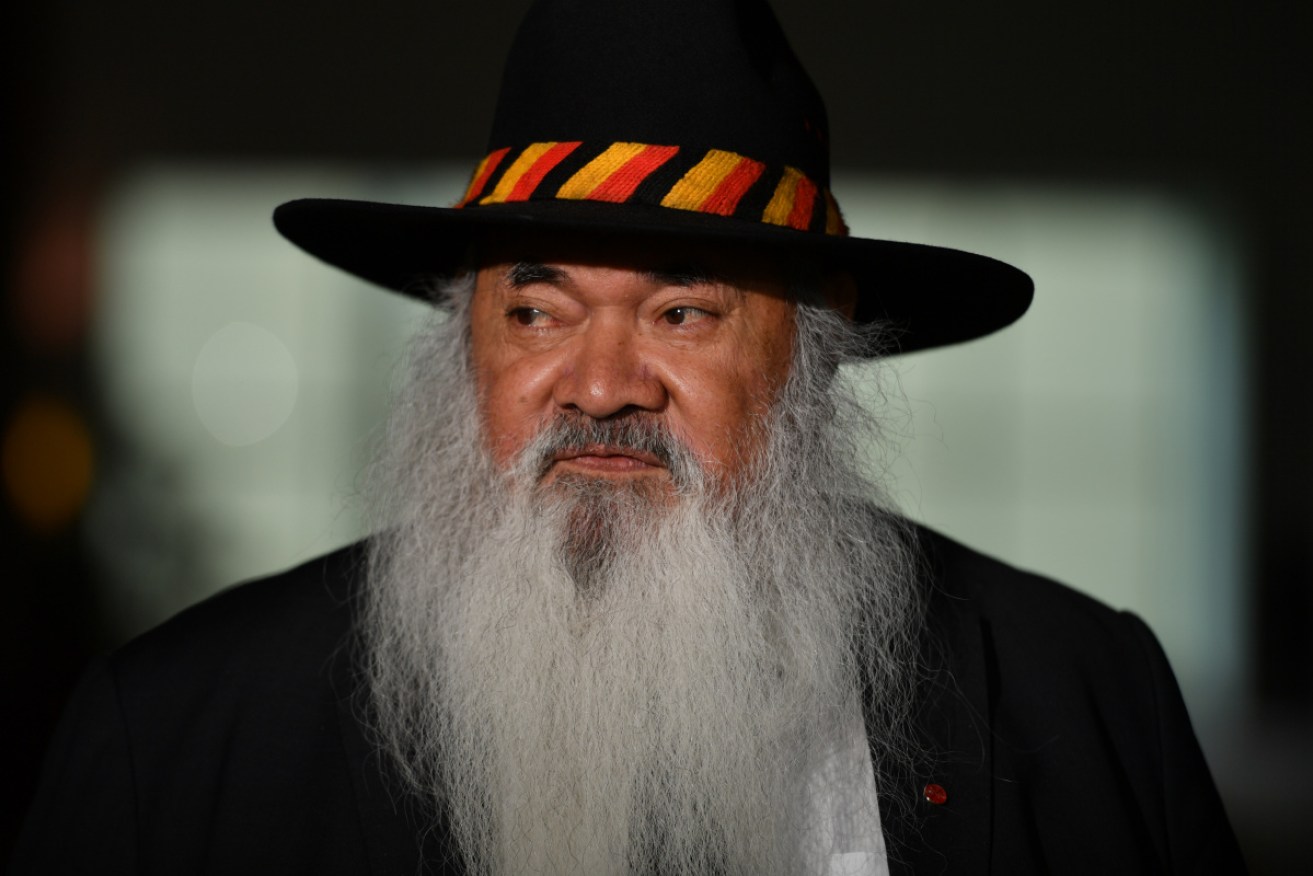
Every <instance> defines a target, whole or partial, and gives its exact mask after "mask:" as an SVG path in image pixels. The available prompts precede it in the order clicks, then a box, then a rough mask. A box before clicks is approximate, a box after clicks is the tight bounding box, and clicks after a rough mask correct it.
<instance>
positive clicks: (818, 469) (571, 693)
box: [362, 288, 919, 874]
mask: <svg viewBox="0 0 1313 876" xmlns="http://www.w3.org/2000/svg"><path fill="white" fill-rule="evenodd" d="M468 294H469V292H468V289H461V288H456V289H453V290H451V293H450V296H449V300H450V302H451V306H452V307H453V309H454V315H453V316H452V317H451V319H450V320H449V321H447V322H446V323H442V324H439V325H437V326H435V327H434V328H433V329H432V330H431V331H429V332H428V333H427V334H426V335H424V336H423V337H422V338H421V339H420V341H419V342H418V345H417V349H416V352H415V356H414V360H413V361H414V362H415V363H418V364H417V367H416V368H415V370H414V374H413V376H412V379H411V383H410V385H409V386H408V388H407V390H406V393H405V395H404V397H403V398H402V400H401V404H400V405H399V406H398V409H397V414H396V415H395V417H394V420H393V423H392V427H391V430H390V432H389V437H388V444H387V447H386V448H385V453H384V456H383V458H382V459H381V461H380V462H379V464H378V467H377V470H376V472H375V480H374V485H373V487H374V492H375V496H376V498H377V504H378V513H379V514H380V517H386V519H387V521H388V522H389V529H388V530H387V533H386V534H385V535H383V536H381V537H379V538H377V539H376V540H375V541H374V543H373V548H372V556H371V562H370V567H369V584H368V589H367V597H366V601H367V608H366V612H365V617H364V620H363V629H362V633H363V637H364V640H365V642H366V645H367V650H368V660H369V663H368V665H369V682H370V690H371V696H372V701H373V705H374V709H375V712H376V720H377V726H376V729H377V731H378V734H379V738H380V741H381V743H382V744H383V746H384V748H385V750H386V751H388V753H389V754H390V756H392V757H393V758H394V760H395V761H396V763H397V765H398V767H399V769H400V770H401V772H402V774H403V775H404V777H405V779H406V781H407V782H408V784H409V786H410V787H411V789H412V790H414V791H416V792H417V793H419V794H420V795H421V796H422V797H424V798H425V799H426V800H428V801H430V802H431V803H432V804H434V806H435V807H442V809H443V810H444V811H445V813H446V817H447V818H448V819H449V822H450V824H451V827H452V831H453V835H454V838H455V840H456V842H457V844H458V846H459V848H460V851H461V853H462V854H463V856H464V857H465V860H466V863H467V865H468V866H469V868H470V871H471V872H472V873H487V874H521V873H525V874H527V873H548V874H557V873H560V874H565V873H585V874H594V873H596V874H613V873H640V872H659V873H663V874H665V873H670V874H686V873H687V874H695V873H723V874H771V873H797V872H800V871H802V870H804V869H812V870H815V869H819V868H818V866H817V858H818V856H820V855H823V854H824V852H825V850H816V849H810V848H808V847H807V844H806V842H805V841H804V834H803V832H802V830H801V829H800V828H801V825H800V823H799V818H798V804H799V801H800V798H801V795H802V790H801V788H802V782H803V781H804V780H805V778H806V775H807V773H808V771H809V769H811V768H812V766H813V759H814V757H815V756H816V755H817V754H818V750H817V748H818V746H817V741H818V740H821V739H824V738H827V736H828V735H829V734H830V733H831V732H832V730H833V728H834V727H835V726H836V725H837V724H838V723H839V722H840V721H841V720H842V719H843V718H844V717H845V716H847V715H851V714H853V713H855V712H860V710H861V697H862V693H863V690H866V691H867V692H868V695H869V696H870V697H871V702H872V703H873V704H874V706H875V708H874V709H873V710H872V711H871V712H870V713H869V715H868V717H869V716H871V715H874V716H881V717H879V718H878V720H877V726H869V725H868V730H869V731H870V732H871V733H872V739H873V743H874V745H875V753H876V755H877V762H884V761H885V760H886V759H888V758H891V757H897V756H899V755H900V754H901V745H902V736H901V728H902V720H903V717H904V716H905V712H906V707H907V704H908V702H909V699H910V696H909V689H910V687H911V684H912V680H913V678H914V675H915V670H914V668H913V660H912V654H913V653H914V650H913V649H914V641H915V638H916V635H917V629H918V617H919V612H918V601H917V599H916V597H915V595H914V590H913V587H912V585H911V581H912V578H913V565H914V560H913V557H912V555H911V552H910V550H909V548H908V546H907V539H906V538H905V537H904V533H903V532H902V528H901V527H902V525H901V524H900V523H899V522H898V521H897V519H896V518H894V517H892V516H891V515H888V514H885V513H883V512H880V511H878V510H876V508H877V505H875V504H873V500H877V499H878V498H879V494H878V492H876V491H875V490H874V489H873V488H872V487H870V485H869V484H868V483H867V482H866V480H865V479H864V478H863V477H862V476H861V474H860V472H858V471H857V470H856V466H855V463H854V462H853V460H854V458H855V457H854V456H853V454H852V443H853V442H854V441H857V440H861V436H860V435H858V434H857V433H856V432H854V431H853V428H854V424H855V423H858V422H865V421H866V417H865V416H864V415H862V414H861V413H860V411H859V409H858V408H857V407H856V406H855V404H850V403H849V402H848V401H846V400H844V399H841V398H838V397H837V396H836V394H835V393H836V389H835V386H834V381H833V380H831V376H832V374H833V363H832V362H827V361H826V360H827V358H828V357H827V355H826V354H825V351H826V350H827V349H829V350H832V349H833V348H834V345H835V344H838V343H843V342H844V341H843V338H842V337H838V338H836V337H835V335H836V333H837V332H841V331H844V330H845V329H844V326H843V324H842V323H841V322H840V321H839V320H838V319H837V318H832V317H830V316H828V315H827V314H826V313H824V312H820V311H815V312H813V311H812V310H808V311H807V313H805V314H800V317H799V338H798V343H797V344H796V349H797V351H798V352H797V354H796V359H797V361H796V362H795V367H794V374H793V377H791V379H790V382H789V385H788V386H787V387H786V388H785V389H784V390H783V392H782V393H781V398H780V399H779V400H778V401H777V402H776V405H775V410H774V411H773V413H772V416H771V418H770V422H769V423H765V424H762V425H761V428H763V429H764V430H766V434H767V436H768V437H767V441H768V448H769V449H768V451H767V452H766V453H765V454H764V455H763V459H762V460H760V461H758V463H757V464H756V465H754V467H753V472H752V475H751V476H750V477H749V478H748V479H747V480H746V481H745V482H743V483H738V484H734V485H731V488H730V489H729V490H728V491H726V490H723V489H712V488H711V487H710V486H709V485H707V484H705V483H704V481H705V480H706V479H705V477H704V476H702V475H701V473H700V472H699V471H698V470H697V467H696V465H691V464H689V460H688V457H687V456H686V455H685V456H683V457H681V460H682V465H683V466H684V470H685V471H686V472H687V473H686V474H685V475H683V476H681V477H680V478H678V479H677V486H678V491H677V498H676V500H675V501H674V502H673V503H672V502H670V501H669V499H668V498H665V497H664V496H662V497H656V496H653V495H651V494H649V492H648V491H646V490H642V489H631V488H624V487H613V486H611V485H608V484H602V485H598V484H597V483H596V482H590V481H587V480H583V479H570V480H568V481H566V482H562V483H559V484H553V485H551V486H549V487H545V488H544V487H541V486H540V485H538V484H537V483H536V482H535V478H536V470H537V467H536V463H535V461H534V460H533V458H531V457H530V458H526V459H524V460H523V461H522V464H521V465H519V466H517V469H516V471H515V472H512V473H511V474H509V475H506V474H502V473H498V472H496V471H495V470H494V468H493V466H492V463H491V462H490V461H489V460H488V458H487V456H486V454H485V453H483V452H482V450H481V449H480V448H481V447H482V446H483V442H482V441H481V439H480V436H479V434H478V426H477V421H478V416H477V410H476V405H475V401H474V392H473V388H472V381H471V379H470V376H469V371H468V367H467V360H468V351H467V347H466V338H467V331H466V325H467V322H466V320H467V317H466V315H465V313H464V306H465V300H466V298H467V297H468ZM849 342H852V341H851V338H850V339H849ZM676 453H678V448H676ZM676 468H677V469H678V468H679V467H676ZM581 531H582V532H585V533H586V536H584V537H581V535H580V533H581Z"/></svg>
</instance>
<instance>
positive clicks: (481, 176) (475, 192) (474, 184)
mask: <svg viewBox="0 0 1313 876" xmlns="http://www.w3.org/2000/svg"><path fill="white" fill-rule="evenodd" d="M510 151H511V147H509V146H507V147H506V148H505V149H498V150H497V151H496V152H489V153H488V154H487V155H485V156H483V160H482V161H480V162H479V166H478V167H477V168H475V170H474V176H472V177H470V185H469V188H467V189H466V190H465V197H463V198H461V199H460V200H459V201H457V202H456V206H457V207H464V206H465V205H466V204H468V203H469V202H470V201H472V200H474V199H475V198H477V197H478V196H479V195H481V194H482V193H483V187H484V186H486V185H487V184H488V178H489V177H491V176H492V174H493V172H494V171H495V170H496V169H497V165H499V164H501V160H502V159H503V158H505V157H506V153H507V152H510Z"/></svg>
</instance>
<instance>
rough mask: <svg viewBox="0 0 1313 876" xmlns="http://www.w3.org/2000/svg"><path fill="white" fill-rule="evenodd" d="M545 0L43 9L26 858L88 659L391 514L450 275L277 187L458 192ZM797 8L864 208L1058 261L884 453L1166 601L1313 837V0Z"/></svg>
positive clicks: (8, 191)
mask: <svg viewBox="0 0 1313 876" xmlns="http://www.w3.org/2000/svg"><path fill="white" fill-rule="evenodd" d="M526 6H527V2H526V0H478V2H474V0H469V2H466V0H460V2H456V0H451V2H426V3H420V2H415V0H395V2H388V3H384V4H375V5H373V6H372V8H371V9H370V10H369V11H365V9H364V8H363V5H354V4H339V3H331V2H324V0H318V2H314V3H310V2H304V0H285V2H281V3H277V4H271V3H268V2H260V3H257V2H253V0H226V2H224V3H222V4H220V3H217V2H210V0H194V2H189V3H187V4H177V3H166V2H163V0H121V2H119V3H116V4H92V3H88V2H73V0H48V2H44V3H41V4H21V5H19V6H18V7H17V8H14V9H10V10H9V11H8V14H7V18H8V19H9V20H10V22H11V24H10V25H9V26H7V27H6V28H5V36H4V40H5V41H6V43H7V44H8V46H7V50H6V51H5V53H4V63H5V64H6V65H8V69H7V70H6V74H7V75H5V76H4V94H3V101H4V108H3V109H4V119H5V131H6V133H5V134H4V136H3V137H2V138H0V174H3V177H2V180H0V184H2V185H3V187H4V189H3V198H2V199H0V204H2V205H3V207H2V208H0V209H2V210H3V231H4V235H3V249H2V250H0V260H2V261H0V268H3V274H0V277H2V278H3V279H2V282H3V286H2V287H0V296H3V304H2V310H0V312H2V313H3V325H2V327H0V332H3V343H2V344H0V454H2V459H0V462H2V472H0V473H2V474H3V479H2V483H0V486H2V487H3V489H2V491H0V539H3V545H2V547H3V550H4V556H5V558H6V564H5V573H4V575H3V576H0V582H3V587H4V588H5V591H6V592H5V594H4V597H5V598H4V603H3V604H4V611H3V612H2V613H0V648H3V649H4V651H3V655H4V659H3V668H2V669H0V672H3V684H4V690H3V692H2V694H3V697H4V702H5V703H6V704H7V707H8V708H7V713H8V715H9V716H10V717H9V718H8V719H7V720H6V721H4V733H5V734H6V736H7V737H9V738H7V739H6V740H5V741H6V744H5V745H4V751H5V760H4V764H3V773H0V787H3V788H5V789H6V790H5V793H4V794H3V798H2V799H0V803H2V804H3V811H2V812H0V843H2V844H0V858H3V857H7V852H8V848H9V846H10V844H11V843H12V841H13V837H14V834H15V833H16V831H17V829H18V825H19V823H20V822H21V817H22V812H23V811H24V809H25V808H26V805H27V802H28V799H29V798H30V795H31V792H32V788H33V787H34V784H35V782H36V778H37V775H38V771H39V766H40V757H41V753H42V751H43V750H44V746H45V743H46V740H47V738H48V735H49V733H50V730H51V728H52V726H53V723H54V721H55V720H56V719H57V717H58V715H59V711H60V708H61V707H62V704H63V701H64V698H65V697H66V696H67V694H68V691H69V689H70V687H71V685H72V683H73V682H74V680H75V679H76V677H77V674H78V672H79V671H80V668H81V667H82V665H83V664H84V662H85V661H86V660H87V659H88V657H90V656H91V655H93V654H95V653H97V652H100V651H103V650H105V649H107V648H112V647H114V646H116V645H117V644H120V643H122V642H123V641H125V640H126V639H127V638H130V637H131V636H133V635H135V634H136V633H138V632H140V631H141V630H143V629H145V628H147V627H149V626H151V625H153V624H155V623H157V622H159V621H160V620H162V619H163V618H165V617H168V616H169V615H170V614H172V613H174V612H175V611H177V610H179V609H181V608H182V607H185V606H186V605H189V604H191V603H192V602H195V601H196V600H198V599H201V598H203V597H204V596H205V595H207V594H209V593H211V592H213V591H214V590H216V589H218V588H220V587H222V586H225V585H227V584H230V583H232V582H234V581H237V580H240V579H243V578H248V577H252V576H255V575H260V574H264V573H267V572H270V571H274V570H277V569H280V568H284V567H287V566H289V565H292V564H294V563H297V562H299V561H301V560H304V559H307V558H309V557H311V556H314V555H316V554H318V553H321V552H323V551H325V550H328V549H330V548H333V547H336V546H338V545H340V544H344V543H347V542H349V541H352V540H354V539H356V538H358V537H360V536H361V535H362V534H363V531H362V524H361V521H360V516H359V509H358V506H357V504H356V494H357V480H358V477H359V471H360V467H361V465H362V463H363V461H364V460H365V459H367V458H368V449H369V443H370V440H371V436H372V434H373V433H374V431H375V430H376V429H377V427H378V425H379V424H380V422H381V419H382V417H383V415H384V412H385V410H386V401H387V395H388V388H389V384H390V381H391V379H392V375H393V371H394V368H395V365H396V362H397V360H398V358H399V355H400V353H401V350H402V349H403V346H404V341H405V337H406V335H407V333H408V332H409V331H410V330H411V329H412V328H413V327H414V325H415V322H416V320H417V317H418V316H419V315H420V314H421V310H420V308H419V307H418V305H415V304H413V303H411V302H408V301H403V300H401V299H400V298H399V297H396V296H392V295H389V294H387V293H385V292H381V291H378V290H375V289H370V288H367V287H365V286H364V285H363V284H362V283H360V282H358V281H356V280H353V279H351V278H349V277H346V276H343V275H339V274H337V273H335V272H334V271H332V270H330V269H329V268H327V267H325V266H323V265H321V264H319V263H317V262H314V261H313V260H312V259H310V258H309V257H308V256H305V255H303V254H301V253H300V252H299V251H297V250H295V249H293V248H292V247H291V246H290V245H288V244H286V243H284V242H283V241H282V240H281V238H279V237H278V236H277V235H276V233H275V232H274V231H273V229H272V226H271V225H270V222H269V214H270V212H271V210H272V209H273V207H274V206H276V205H277V204H278V203H280V202H282V201H284V200H288V199H291V198H294V197H300V196H341V197H356V198H368V199H377V200H395V201H406V202H413V203H433V204H441V203H449V202H450V201H452V200H454V198H455V197H456V195H457V194H458V192H459V191H460V190H461V189H462V188H463V187H464V184H465V182H466V179H467V177H468V174H469V173H470V171H471V170H472V168H473V165H474V163H475V162H476V161H477V160H478V158H480V157H481V156H482V155H483V153H484V151H485V145H486V144H485V137H486V132H487V127H488V124H489V121H490V118H491V112H492V104H493V101H494V98H495V93H496V87H497V81H498V77H499V72H500V65H501V62H502V59H503V57H504V54H505V51H506V49H507V47H508V44H509V41H510V37H511V33H512V30H513V28H514V25H515V23H516V22H517V21H518V18H519V16H520V14H521V12H522V11H523V9H524V8H525V7H526ZM774 6H775V8H776V10H777V12H778V14H779V16H780V18H781V20H782V22H783V23H784V26H785V29H786V30H787V31H788V32H789V34H790V36H791V38H792V41H793V44H794V47H795V49H796V50H797V52H798V54H799V55H800V56H801V57H802V59H803V61H804V63H805V64H806V65H807V66H808V68H809V69H810V71H811V73H812V76H813V78H814V79H815V80H816V82H817V84H818V86H819V87H820V89H821V91H822V93H823V94H825V96H826V98H827V101H828V104H829V107H830V122H831V131H832V140H833V143H834V163H835V167H836V171H835V183H834V190H835V192H836V195H837V196H838V198H839V201H840V204H841V205H842V206H843V207H844V210H845V213H846V215H847V218H848V221H849V224H850V225H851V226H852V228H853V230H854V232H855V233H857V234H860V235H863V236H875V237H887V238H891V239H902V240H914V241H919V242H925V243H937V244H944V245H948V246H955V247H958V248H962V249H968V250H973V251H979V252H984V253H987V254H989V255H993V256H996V257H998V258H1002V259H1004V260H1006V261H1010V262H1012V263H1014V264H1017V265H1018V266H1020V267H1022V268H1023V269H1025V270H1027V271H1028V272H1029V273H1031V275H1032V276H1033V277H1034V278H1035V280H1036V285H1037V289H1038V292H1037V297H1036V303H1035V305H1034V307H1033V308H1032V311H1031V312H1030V314H1028V315H1027V316H1026V317H1025V319H1024V320H1023V321H1022V322H1021V323H1019V324H1018V325H1016V326H1014V327H1013V328H1010V329H1008V330H1006V331H1004V332H1002V333H1000V334H998V335H996V336H994V337H991V338H988V339H985V340H983V341H979V342H976V343H973V344H969V345H965V346H962V347H960V348H953V349H948V350H943V351H938V352H931V353H926V354H917V355H913V356H908V357H904V358H902V359H900V360H898V361H896V362H895V363H893V366H892V370H891V372H890V373H888V374H886V375H885V377H884V378H883V382H882V383H880V384H879V385H880V386H881V387H882V388H883V390H884V393H883V395H879V394H877V393H875V392H874V391H872V400H873V403H875V404H882V405H886V408H885V410H887V418H888V428H889V433H890V436H891V442H890V446H889V447H888V448H884V449H874V448H873V450H872V459H871V464H872V465H873V466H877V467H881V468H883V469H884V470H886V471H887V473H888V474H889V476H890V477H891V478H892V483H893V484H894V491H895V495H896V496H897V498H898V500H899V502H900V503H901V505H902V507H903V508H904V509H905V510H906V512H907V513H908V514H909V515H911V516H913V517H915V518H917V519H920V520H923V521H925V522H927V523H929V524H931V525H933V526H935V527H937V528H939V529H941V530H943V531H945V532H947V533H949V534H950V535H952V536H954V537H956V538H958V539H960V540H963V541H966V542H968V543H970V544H972V545H974V546H976V547H978V548H980V549H982V550H986V551H988V552H990V553H993V554H995V555H998V556H1000V557H1002V558H1004V559H1006V560H1008V561H1009V562H1012V563H1014V564H1016V565H1020V566H1023V567H1026V568H1031V569H1035V570H1038V571H1041V572H1044V573H1046V574H1049V575H1052V576H1054V577H1057V578H1059V579H1061V580H1063V581H1066V582H1067V583H1070V584H1071V585H1073V586H1075V587H1077V588H1079V589H1082V590H1085V591H1086V592H1089V593H1092V594H1094V595H1096V596H1098V597H1099V598H1101V599H1103V600H1105V601H1107V602H1110V603H1112V604H1113V605H1116V606H1119V607H1124V608H1129V609H1132V610H1134V611H1136V612H1138V613H1140V614H1141V615H1143V616H1144V617H1145V618H1146V619H1147V620H1148V621H1149V622H1150V624H1151V625H1152V626H1153V627H1154V629H1155V630H1156V631H1157V633H1158V635H1159V636H1160V638H1161V639H1162V641H1163V644H1164V646H1165V648H1166V650H1167V652H1168V654H1169V655H1170V656H1171V658H1172V660H1173V663H1174V665H1175V666H1176V669H1177V672H1178V675H1179V677H1180V679H1181V683H1182V687H1183V689H1184V691H1185V694H1186V698H1187V701H1188V702H1189V704H1190V707H1191V711H1192V713H1193V715H1194V717H1195V723H1196V728H1197V730H1198V732H1199V736H1200V739H1201V741H1202V742H1203V744H1204V747H1205V750H1206V752H1207V754H1208V757H1209V760H1210V763H1211V764H1212V767H1213V770H1214V773H1215V775H1216V777H1217V779H1218V782H1219V785H1220V786H1221V789H1222V792H1223V796H1224V797H1225V798H1226V800H1227V804H1228V808H1229V810H1230V812H1231V815H1232V819H1233V821H1234V822H1235V825H1236V828H1237V830H1238V832H1239V833H1240V837H1241V842H1242V845H1243V846H1244V848H1245V851H1246V854H1247V855H1248V857H1249V860H1250V864H1251V867H1252V868H1253V870H1254V871H1255V872H1258V873H1286V872H1313V840H1310V837H1309V831H1308V825H1309V824H1310V823H1313V453H1311V452H1310V440H1309V439H1310V431H1311V430H1313V404H1311V402H1313V398H1311V397H1310V390H1309V388H1308V382H1309V380H1310V379H1311V378H1313V343H1310V342H1309V341H1308V340H1307V338H1306V336H1307V334H1308V333H1309V332H1311V331H1313V257H1311V256H1310V252H1313V250H1311V249H1310V245H1309V241H1310V239H1313V218H1310V217H1311V216H1313V211H1311V210H1310V204H1313V174H1310V172H1309V171H1308V168H1307V162H1308V160H1309V156H1310V155H1311V154H1313V149H1311V148H1310V147H1313V142H1311V138H1310V136H1309V134H1310V127H1311V125H1313V118H1311V115H1313V111H1311V110H1310V104H1311V101H1310V97H1313V95H1310V93H1309V92H1310V87H1309V86H1310V83H1313V75H1311V74H1313V62H1311V61H1310V51H1309V45H1310V43H1309V36H1310V31H1309V29H1308V21H1307V20H1305V16H1307V15H1308V13H1306V12H1304V11H1303V10H1302V8H1301V7H1300V6H1297V5H1293V4H1292V5H1291V6H1290V7H1289V8H1285V9H1277V8H1270V9H1269V8H1263V7H1261V6H1260V5H1257V4H1250V5H1242V4H1240V3H1238V2H1233V3H1221V4H1195V5H1193V6H1190V7H1188V8H1185V7H1178V5H1177V4H1169V3H1166V2H1162V0H1152V2H1141V3H1137V4H1129V3H1126V4H1123V3H1112V4H1109V3H1099V4H1094V3H1085V4H1063V5H1056V4H1050V3H1041V2H1038V0H1022V2H1013V3H1009V4H1003V5H1002V8H1000V5H999V4H978V3H977V4H967V3H962V4H930V3H921V4H911V3H905V2H863V3H845V2H839V0H775V2H774ZM581 50H582V49H581ZM866 370H868V369H854V370H853V371H850V372H849V373H848V377H849V379H852V380H855V381H858V383H859V385H860V386H861V387H864V388H866V387H872V386H874V385H875V383H874V381H873V379H872V378H871V375H869V374H867V373H866ZM877 395H879V397H877Z"/></svg>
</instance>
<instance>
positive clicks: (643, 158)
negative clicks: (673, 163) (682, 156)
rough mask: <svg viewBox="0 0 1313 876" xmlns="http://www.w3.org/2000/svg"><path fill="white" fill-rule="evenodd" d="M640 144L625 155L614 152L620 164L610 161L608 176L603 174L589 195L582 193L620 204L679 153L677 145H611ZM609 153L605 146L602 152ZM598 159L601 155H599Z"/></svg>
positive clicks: (591, 198) (591, 197) (588, 196)
mask: <svg viewBox="0 0 1313 876" xmlns="http://www.w3.org/2000/svg"><path fill="white" fill-rule="evenodd" d="M621 145H624V146H639V147H641V148H640V149H638V150H636V151H631V152H629V153H628V154H623V153H619V152H617V157H618V158H620V162H621V163H619V166H616V165H615V164H612V165H611V167H612V168H613V169H611V171H610V173H609V175H607V176H605V177H603V178H602V179H601V180H600V181H599V182H598V183H597V184H596V185H594V186H593V188H592V189H590V190H589V192H588V194H587V195H585V196H584V197H586V198H587V199H588V200H590V201H611V202H614V203H623V202H624V201H627V200H629V197H630V196H631V195H632V194H633V193H634V190H635V189H637V188H638V187H639V186H640V185H641V184H642V182H643V180H645V179H647V178H648V176H649V175H651V173H652V171H654V170H656V169H657V168H658V167H660V166H661V165H663V164H665V163H666V162H667V161H669V160H670V159H671V158H673V157H674V156H675V154H676V153H678V152H679V147H678V146H644V145H643V144H641V143H624V144H621V143H616V144H614V145H613V146H612V149H614V148H615V147H616V146H621ZM610 152H611V149H608V150H607V151H606V152H605V153H603V155H606V154H608V153H610ZM598 157H599V158H600V157H602V156H598Z"/></svg>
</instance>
